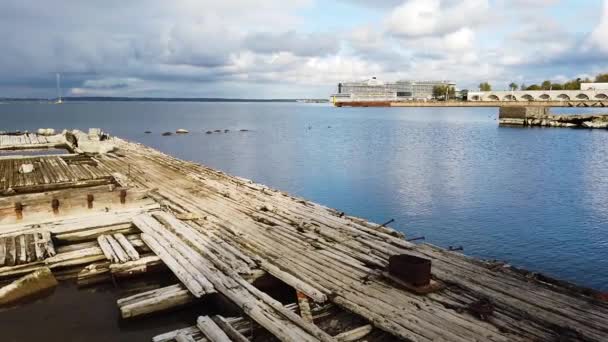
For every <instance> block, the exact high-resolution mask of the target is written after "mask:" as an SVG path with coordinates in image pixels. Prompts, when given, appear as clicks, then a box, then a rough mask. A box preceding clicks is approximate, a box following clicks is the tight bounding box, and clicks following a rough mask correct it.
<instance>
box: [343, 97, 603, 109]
mask: <svg viewBox="0 0 608 342" xmlns="http://www.w3.org/2000/svg"><path fill="white" fill-rule="evenodd" d="M531 103H532V105H533V106H539V107H562V108H576V107H581V108H604V107H607V106H608V101H607V100H577V101H543V100H536V101H532V102H531V101H507V100H505V101H502V100H496V101H455V100H451V101H436V100H428V101H398V100H395V99H335V100H334V101H333V105H334V106H335V107H479V108H496V107H504V106H509V107H529V106H531Z"/></svg>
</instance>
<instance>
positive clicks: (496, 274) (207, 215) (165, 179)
mask: <svg viewBox="0 0 608 342" xmlns="http://www.w3.org/2000/svg"><path fill="white" fill-rule="evenodd" d="M93 133H94V135H95V134H97V133H96V131H93ZM65 134H69V132H67V133H65ZM69 136H70V137H71V138H69V139H67V140H70V139H71V140H70V141H71V143H72V144H74V145H78V140H77V139H88V138H86V137H85V135H84V134H71V135H69ZM38 138H39V137H36V136H34V138H32V137H29V138H28V139H29V142H31V141H32V140H36V139H38ZM74 139H76V140H74ZM104 139H105V140H107V141H109V142H111V144H112V146H113V147H114V150H113V151H110V152H109V153H102V154H97V153H93V154H90V153H89V154H86V155H85V154H83V153H77V154H76V155H75V156H70V157H66V158H67V159H63V162H62V161H60V160H57V159H52V160H51V159H50V158H57V157H56V156H50V157H45V156H40V157H36V158H37V161H38V162H39V163H40V165H45V166H47V167H45V168H44V172H45V174H46V178H45V177H44V175H45V174H42V173H41V174H36V172H34V174H33V175H32V174H28V175H21V176H19V174H18V168H14V161H13V163H12V164H11V163H5V164H4V165H9V164H10V165H12V166H11V168H6V167H4V168H2V165H3V164H2V163H0V181H2V183H4V184H6V182H7V181H10V182H11V183H12V184H13V185H15V184H16V186H14V188H15V189H16V192H15V193H10V194H6V195H4V196H2V197H0V213H1V214H2V217H0V239H2V238H4V237H11V236H12V237H14V236H27V235H26V234H34V235H33V236H36V235H35V234H38V233H40V234H41V232H48V234H50V236H51V239H49V240H50V241H51V242H52V246H53V248H54V250H55V254H54V255H51V253H42V254H41V257H40V258H39V257H38V254H37V253H36V246H35V243H36V239H35V238H33V239H30V238H27V239H25V238H23V239H22V238H18V240H19V241H21V240H24V241H26V242H25V246H26V248H25V249H26V250H29V249H28V248H31V247H33V249H32V250H33V254H31V256H30V257H29V259H28V255H30V254H27V253H25V254H23V255H24V258H25V259H24V260H25V261H24V262H19V263H16V264H14V265H8V266H3V267H0V280H2V279H5V280H10V279H13V278H15V277H17V276H22V275H25V274H29V273H31V272H33V271H36V270H38V269H41V268H43V267H49V268H50V269H51V270H52V271H53V273H54V274H55V276H56V277H57V278H58V279H60V280H66V279H76V281H77V282H78V283H79V284H81V285H91V284H95V283H98V282H106V281H112V280H114V281H118V282H130V281H131V279H133V277H135V276H137V275H139V274H143V273H149V272H151V271H155V270H158V269H164V270H168V271H169V272H171V273H173V274H174V275H175V277H176V278H177V279H178V280H179V283H177V284H172V285H170V286H165V287H162V288H157V289H153V290H149V291H143V292H141V293H139V294H134V295H132V296H129V297H126V298H122V299H120V300H118V302H117V305H118V306H119V308H120V312H121V315H122V316H123V317H125V318H128V317H136V316H140V315H145V314H149V313H153V312H158V311H162V310H168V309H171V308H176V307H180V306H183V305H194V306H196V305H198V304H199V303H201V300H202V299H203V298H207V297H209V296H222V297H223V298H226V299H227V300H228V301H229V302H231V303H232V304H233V305H235V306H236V307H237V308H238V311H239V312H240V316H241V317H240V318H230V319H228V318H225V317H223V316H221V315H211V316H208V317H207V316H202V317H201V318H199V319H198V321H196V322H195V321H193V322H192V324H193V326H192V327H189V328H186V329H185V330H184V329H182V330H180V331H178V332H177V333H175V334H173V333H169V334H166V335H164V336H165V337H166V338H165V337H162V336H161V337H157V338H156V339H155V340H158V341H160V340H166V341H173V340H175V341H190V340H198V341H202V340H211V341H223V340H226V338H227V339H228V340H232V341H239V340H243V339H250V340H264V338H269V337H270V336H274V337H276V338H278V339H280V340H291V341H334V340H338V341H343V340H348V341H351V340H352V341H355V340H361V339H365V340H368V341H373V340H378V341H380V340H382V341H386V340H390V339H402V340H412V341H431V340H436V341H441V340H445V341H470V340H475V339H480V338H481V339H483V340H485V341H518V340H521V341H526V340H546V341H553V340H559V339H571V340H589V341H601V340H603V339H605V337H606V336H608V304H607V303H606V302H604V301H602V300H601V298H603V297H602V295H601V294H600V293H598V292H596V291H593V290H587V289H581V288H578V287H576V286H573V285H570V284H565V283H561V282H557V281H553V280H551V279H549V278H546V277H534V276H531V274H529V273H524V272H520V271H518V270H515V269H513V268H510V267H507V266H504V265H501V264H496V263H489V262H484V261H479V260H474V259H471V258H468V257H465V256H463V255H461V254H458V253H454V252H451V251H446V250H443V249H440V248H437V247H434V246H431V245H427V244H421V245H416V244H413V243H410V242H407V241H406V240H404V238H403V236H402V235H401V234H399V233H397V232H396V231H394V230H392V229H390V228H387V227H384V226H381V225H377V224H374V223H370V222H367V221H365V220H362V219H359V218H354V217H350V216H347V215H344V214H343V213H340V212H337V211H335V210H332V209H329V208H326V207H323V206H320V205H318V204H315V203H311V202H308V201H305V200H302V199H299V198H294V197H292V196H290V195H288V194H285V193H282V192H280V191H277V190H273V189H270V188H267V187H265V186H262V185H259V184H255V183H253V182H251V181H249V180H245V179H242V178H238V177H233V176H229V175H226V174H224V173H222V172H218V171H215V170H212V169H209V168H206V167H204V166H201V165H198V164H195V163H191V162H185V161H181V160H178V159H175V158H172V157H170V156H167V155H165V154H162V153H160V152H158V151H156V150H153V149H151V148H148V147H145V146H142V145H139V144H135V143H131V142H127V141H124V140H122V139H119V138H109V137H107V138H104ZM5 140H6V139H5ZM0 141H3V140H2V137H0ZM10 141H11V143H12V142H13V141H14V139H11V140H10ZM103 152H107V151H105V149H104V151H103ZM45 158H49V160H47V159H45ZM70 158H73V160H74V161H73V162H72V161H70V160H69V159H70ZM73 166H75V167H73ZM35 170H36V168H35ZM15 172H17V173H15ZM30 176H32V177H30ZM19 177H22V178H19ZM93 180H96V182H92V181H93ZM102 181H103V182H102ZM100 182H102V183H100ZM40 184H43V185H44V187H42V188H40V187H39V188H37V186H39V185H40ZM19 186H21V187H22V188H19ZM1 187H2V184H0V188H1ZM24 187H25V188H24ZM23 189H27V190H28V191H23ZM20 190H21V191H20ZM5 240H6V239H5ZM11 241H12V240H11ZM28 241H33V242H34V245H33V246H30V245H27V242H28ZM39 245H42V244H41V243H39ZM9 246H11V248H12V246H13V245H12V244H10V243H9ZM18 246H19V249H20V250H21V248H22V247H21V246H22V245H21V244H18ZM16 253H17V257H19V256H21V254H19V252H16ZM11 255H12V254H11ZM395 255H410V256H414V257H417V258H419V259H422V260H430V261H431V263H432V267H431V268H430V276H431V278H430V279H429V283H428V284H438V285H439V286H433V288H432V289H431V290H432V291H416V288H412V287H411V286H408V284H402V282H401V281H400V279H395V277H394V275H395V274H389V273H390V272H387V271H390V267H389V261H390V259H391V257H392V256H395ZM11 260H12V259H11ZM20 260H21V259H20ZM28 260H29V261H28ZM397 273H398V272H397ZM264 274H265V275H266V276H265V277H271V278H272V279H276V280H277V281H280V283H281V284H284V285H285V286H287V287H288V288H290V289H291V290H290V291H291V292H290V294H289V296H290V298H291V299H292V302H293V303H294V305H295V306H293V305H291V306H290V305H284V303H282V302H280V301H278V300H277V299H276V298H274V297H273V296H271V295H270V294H269V292H266V291H264V290H263V289H262V288H261V287H260V286H259V285H258V284H257V280H258V279H261V278H260V277H261V276H262V275H264ZM327 305H329V306H331V307H332V308H333V309H332V310H334V314H335V316H332V317H334V318H332V319H330V320H329V321H336V322H338V323H335V324H333V325H332V324H329V323H327V322H325V321H324V320H322V319H320V318H318V317H317V315H316V312H317V311H316V310H318V309H319V308H322V307H324V306H327ZM245 321H246V322H249V323H250V324H248V325H246V327H244V325H243V324H242V323H239V322H245ZM326 323H327V324H326ZM167 336H168V337H167ZM264 336H265V337H264Z"/></svg>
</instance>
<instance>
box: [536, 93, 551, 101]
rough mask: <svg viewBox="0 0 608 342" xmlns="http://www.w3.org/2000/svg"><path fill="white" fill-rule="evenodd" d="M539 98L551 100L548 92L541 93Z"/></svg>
mask: <svg viewBox="0 0 608 342" xmlns="http://www.w3.org/2000/svg"><path fill="white" fill-rule="evenodd" d="M539 98H540V99H541V100H545V101H549V100H551V95H549V94H542V95H541V96H539Z"/></svg>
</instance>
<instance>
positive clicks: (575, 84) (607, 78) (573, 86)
mask: <svg viewBox="0 0 608 342" xmlns="http://www.w3.org/2000/svg"><path fill="white" fill-rule="evenodd" d="M606 82H608V73H607V74H599V75H597V76H595V79H594V80H591V79H590V78H584V79H581V78H577V79H575V80H571V81H567V82H565V83H556V82H552V81H550V80H546V81H543V82H542V83H541V84H540V85H539V84H532V85H529V86H527V85H525V84H523V83H522V84H521V85H517V83H515V82H511V84H509V89H510V90H519V89H521V90H579V89H581V83H606ZM479 90H480V91H491V90H492V86H491V85H490V84H489V83H488V82H482V83H480V84H479Z"/></svg>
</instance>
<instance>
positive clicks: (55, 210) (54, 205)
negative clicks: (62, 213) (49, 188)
mask: <svg viewBox="0 0 608 342" xmlns="http://www.w3.org/2000/svg"><path fill="white" fill-rule="evenodd" d="M51 207H52V208H53V213H55V214H57V213H58V212H59V200H58V199H56V198H53V200H52V201H51Z"/></svg>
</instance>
